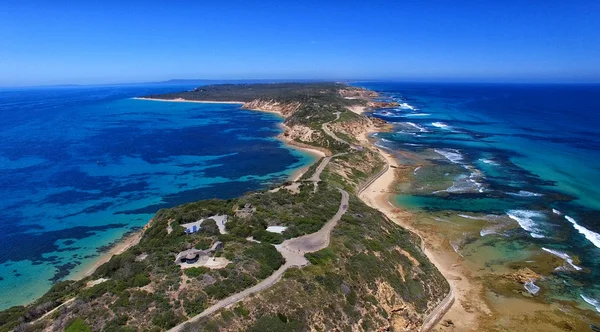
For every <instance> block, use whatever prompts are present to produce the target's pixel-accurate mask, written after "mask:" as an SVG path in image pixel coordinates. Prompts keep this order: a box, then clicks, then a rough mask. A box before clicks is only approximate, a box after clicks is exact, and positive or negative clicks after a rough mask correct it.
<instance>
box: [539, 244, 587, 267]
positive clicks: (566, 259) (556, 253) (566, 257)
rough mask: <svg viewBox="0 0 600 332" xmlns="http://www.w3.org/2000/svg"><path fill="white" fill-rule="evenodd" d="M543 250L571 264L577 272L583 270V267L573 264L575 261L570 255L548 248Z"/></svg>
mask: <svg viewBox="0 0 600 332" xmlns="http://www.w3.org/2000/svg"><path fill="white" fill-rule="evenodd" d="M542 250H544V251H545V252H549V253H551V254H552V255H554V256H556V257H560V258H562V259H563V260H564V261H565V262H567V263H569V265H571V266H572V267H573V268H574V269H575V270H577V271H581V270H582V268H581V267H579V266H577V265H575V264H574V263H573V259H572V258H571V256H569V255H568V254H566V253H564V252H561V251H558V250H552V249H548V248H544V247H542Z"/></svg>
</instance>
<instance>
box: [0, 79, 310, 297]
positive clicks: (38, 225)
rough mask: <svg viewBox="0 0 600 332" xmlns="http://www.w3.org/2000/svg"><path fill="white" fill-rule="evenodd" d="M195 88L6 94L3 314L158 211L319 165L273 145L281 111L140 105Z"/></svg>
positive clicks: (0, 129) (1, 124)
mask: <svg viewBox="0 0 600 332" xmlns="http://www.w3.org/2000/svg"><path fill="white" fill-rule="evenodd" d="M189 88H192V87H191V86H185V85H180V86H172V85H171V86H168V85H165V86H159V85H137V86H110V87H106V86H105V87H75V88H44V89H12V90H11V89H4V90H0V115H1V116H2V121H0V208H1V210H2V215H1V216H0V309H3V308H7V307H9V306H12V305H16V304H24V303H27V302H28V301H31V300H33V299H35V298H36V297H38V296H40V295H41V294H43V292H45V291H46V290H48V288H49V287H50V286H51V284H52V282H55V281H57V280H61V279H63V278H65V277H68V276H69V275H74V274H76V273H80V272H81V271H83V270H85V269H86V267H89V265H90V264H91V263H92V262H93V260H94V258H96V257H98V248H99V247H101V246H106V245H108V244H110V243H111V242H113V241H115V240H116V239H118V238H120V237H121V236H123V234H125V233H126V232H127V231H130V230H133V229H136V228H138V227H141V226H143V225H144V224H145V223H146V222H148V220H149V219H150V218H151V217H152V215H153V214H154V213H155V212H156V211H157V210H158V209H160V208H163V207H172V206H175V205H178V204H182V203H186V202H192V201H196V200H200V199H207V198H229V197H235V196H239V195H241V194H243V193H245V192H247V191H251V190H256V189H260V188H264V187H266V186H268V185H270V184H272V183H273V182H278V181H283V180H284V179H286V178H287V177H289V176H290V174H291V173H292V172H293V171H294V170H296V169H298V168H299V167H303V166H306V165H307V164H309V163H310V162H312V161H313V157H311V156H309V155H306V154H305V153H302V152H298V151H296V150H291V149H289V148H287V147H286V146H284V145H283V144H282V143H281V142H280V141H278V140H276V139H275V138H274V136H276V135H277V134H278V133H279V132H280V129H279V127H278V124H279V123H280V122H281V119H280V118H278V117H277V116H275V115H272V114H267V113H259V112H253V111H246V110H242V109H240V107H239V105H231V104H199V103H177V102H159V101H146V100H134V99H131V97H135V96H141V95H146V94H150V93H161V92H170V91H181V90H185V89H189Z"/></svg>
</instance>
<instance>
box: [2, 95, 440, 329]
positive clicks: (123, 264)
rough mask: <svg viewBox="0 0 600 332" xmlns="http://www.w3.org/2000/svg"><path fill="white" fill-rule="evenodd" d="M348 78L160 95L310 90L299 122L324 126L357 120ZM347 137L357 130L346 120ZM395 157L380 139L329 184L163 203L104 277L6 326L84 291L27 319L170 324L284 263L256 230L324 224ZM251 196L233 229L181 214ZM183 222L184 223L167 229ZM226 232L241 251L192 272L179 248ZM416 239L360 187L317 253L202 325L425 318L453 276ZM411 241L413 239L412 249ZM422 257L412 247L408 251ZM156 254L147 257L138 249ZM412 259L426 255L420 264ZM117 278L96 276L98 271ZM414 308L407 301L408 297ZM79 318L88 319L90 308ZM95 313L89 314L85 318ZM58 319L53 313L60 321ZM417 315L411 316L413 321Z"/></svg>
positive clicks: (332, 169)
mask: <svg viewBox="0 0 600 332" xmlns="http://www.w3.org/2000/svg"><path fill="white" fill-rule="evenodd" d="M341 86H342V85H339V84H260V85H239V86H234V85H224V86H211V87H202V88H200V89H198V90H197V91H194V92H185V93H182V94H169V95H161V96H152V97H155V98H165V99H173V98H186V99H196V100H236V101H250V100H254V99H275V100H277V101H279V102H282V103H286V102H298V101H300V102H302V106H301V107H300V108H299V109H298V111H297V112H295V113H294V114H293V115H291V116H289V117H288V118H287V119H286V121H285V122H286V124H287V125H290V126H291V125H302V126H307V127H310V128H312V129H314V130H317V131H320V130H321V125H322V124H323V123H324V122H329V121H332V120H335V115H334V112H342V114H341V117H340V120H339V121H340V122H348V123H350V122H356V121H360V120H361V118H360V117H359V116H357V115H355V114H353V113H351V112H349V111H347V110H346V109H345V106H346V105H348V104H349V103H359V102H360V101H356V100H352V101H349V100H346V99H344V98H342V97H341V96H340V95H339V94H338V93H337V89H339V88H340V87H341ZM336 133H337V134H339V136H340V137H342V138H343V139H347V140H349V141H350V140H351V139H352V137H351V136H350V135H348V134H345V133H343V132H340V131H336ZM309 144H312V145H316V146H323V147H327V148H329V149H330V150H333V152H334V153H337V152H350V151H351V150H350V149H349V147H348V146H345V145H344V144H340V143H339V142H337V141H333V140H331V139H330V138H329V137H328V136H326V135H324V139H323V140H321V141H315V142H310V143H309ZM381 167H383V162H382V161H381V160H380V159H378V155H377V154H376V153H374V152H372V151H369V150H368V149H365V150H363V151H360V152H352V153H350V154H348V155H345V156H343V157H339V158H334V159H333V160H332V162H331V163H330V166H329V167H328V168H327V169H326V171H325V172H324V173H323V174H322V179H323V180H324V182H323V183H321V184H320V185H319V190H318V191H317V193H313V192H312V189H313V186H312V184H304V185H302V186H301V192H300V194H298V195H292V194H290V193H289V192H288V191H287V190H280V191H278V192H277V193H270V192H266V191H265V192H259V193H250V194H248V195H246V196H243V197H241V198H238V199H231V200H226V201H222V200H208V201H201V202H196V203H190V204H185V205H182V206H179V207H175V208H171V209H163V210H161V211H159V212H158V213H157V214H156V216H155V218H154V222H153V223H152V224H151V226H150V227H149V229H148V230H147V231H146V233H145V234H144V237H143V239H142V241H141V242H140V244H139V245H137V246H135V247H133V248H132V249H130V250H128V251H127V252H125V253H124V254H122V255H118V256H115V257H113V259H111V261H110V262H108V263H106V264H104V265H103V266H102V267H100V268H99V269H98V270H97V271H96V272H95V273H94V275H93V276H92V277H89V278H86V279H84V280H81V281H78V282H70V281H67V282H62V283H59V284H57V285H56V286H55V287H54V288H53V289H52V290H51V291H49V292H48V293H47V294H46V295H44V296H43V297H42V298H41V299H39V300H38V301H36V302H35V303H34V304H32V305H30V306H27V307H15V308H11V309H8V310H5V311H3V312H0V331H5V330H9V329H10V328H14V327H15V326H18V325H19V324H21V323H22V322H30V321H33V320H35V319H36V318H38V317H40V316H41V315H42V314H43V313H45V312H47V311H48V310H49V309H51V308H54V307H56V306H57V305H58V304H60V303H63V302H64V301H65V300H67V299H69V298H72V297H76V300H75V301H74V302H73V303H72V304H70V305H69V308H68V310H67V309H66V308H64V309H61V310H58V311H56V312H55V313H53V314H52V315H51V318H52V320H53V321H52V322H50V321H48V320H46V321H44V322H40V323H38V324H37V325H31V324H21V327H22V328H23V330H37V329H40V328H42V327H49V326H51V327H52V328H53V329H56V330H62V329H64V328H66V327H68V326H69V325H70V324H77V325H81V324H86V325H88V326H90V327H92V328H93V330H95V331H96V330H98V331H100V330H105V331H126V330H134V329H133V327H135V330H148V331H161V330H164V329H167V328H169V327H171V326H174V325H175V324H176V323H178V322H181V321H183V320H185V317H190V316H193V315H194V314H196V313H198V312H201V311H202V310H203V309H204V308H206V307H207V306H209V305H210V304H212V303H215V302H216V301H218V300H219V299H221V298H224V297H226V296H228V295H230V294H232V293H235V292H238V291H241V290H242V289H244V288H247V287H250V286H251V285H254V284H256V283H257V282H258V281H259V280H261V279H263V278H265V277H266V276H268V275H269V274H270V273H271V272H272V271H273V270H274V269H276V268H277V267H279V266H280V264H281V263H282V260H281V259H282V257H281V255H280V254H279V253H278V252H276V251H275V250H274V248H273V247H272V246H271V245H269V244H263V245H259V244H256V243H253V242H249V241H246V240H245V237H247V236H250V235H254V236H255V237H257V238H260V239H261V240H262V241H263V242H271V243H278V242H280V241H282V240H283V238H284V237H285V238H290V237H295V236H298V235H301V234H306V233H310V232H314V231H316V230H318V229H319V228H320V227H321V226H322V225H323V223H325V222H326V221H327V220H328V218H330V217H331V216H332V215H333V214H334V213H335V211H336V209H337V207H338V204H339V193H337V190H335V187H344V188H345V189H346V190H348V191H349V192H352V191H353V190H354V189H356V187H357V186H358V185H360V184H361V183H363V182H364V181H366V180H367V179H368V178H369V177H370V176H372V175H374V174H376V173H377V172H378V171H379V170H380V169H381ZM245 203H251V204H253V205H254V206H255V207H256V208H257V211H256V213H255V214H254V216H253V217H251V218H248V219H239V218H235V217H234V218H230V222H229V223H228V224H227V228H228V231H229V233H230V234H228V235H218V232H217V231H216V225H213V224H207V226H210V227H205V228H206V230H205V231H203V232H201V233H198V234H194V235H186V234H184V233H183V229H182V228H181V227H178V226H177V225H178V224H181V223H185V222H189V221H192V220H197V219H199V218H201V217H206V216H210V215H213V214H216V213H227V214H229V215H232V210H233V209H234V208H235V206H238V205H243V204H245ZM169 222H171V223H172V225H174V227H173V229H174V230H173V232H172V233H171V234H167V231H166V229H167V224H168V223H169ZM276 224H277V225H286V226H288V227H289V228H288V231H286V232H285V233H284V234H283V236H271V235H269V234H265V232H264V228H265V227H267V226H269V225H276ZM216 240H221V241H223V242H224V243H225V248H224V249H223V250H222V251H220V252H218V253H217V255H222V256H224V257H226V258H227V259H229V260H231V261H232V264H230V265H229V266H228V267H227V268H225V269H223V270H219V271H207V270H205V269H196V270H192V271H188V272H187V273H186V274H184V273H182V272H181V270H180V269H179V267H177V266H175V265H174V264H173V260H174V255H175V254H176V253H177V252H179V251H181V250H184V249H187V248H189V247H193V246H195V247H197V248H202V249H203V248H206V247H207V246H209V245H210V244H211V243H213V242H214V241H216ZM418 247H419V244H418V243H416V239H415V238H414V237H413V236H412V235H411V234H410V233H408V232H406V231H404V230H403V229H402V228H399V227H398V226H396V225H394V224H393V223H392V222H390V221H389V220H387V219H386V218H385V216H383V215H382V214H381V213H379V212H378V211H376V210H373V209H371V208H369V207H367V206H366V205H364V204H363V203H362V202H360V201H359V200H358V199H357V198H356V197H354V196H351V202H350V209H349V212H348V213H347V214H346V215H345V216H344V218H343V219H342V221H341V222H340V224H339V225H338V226H337V227H336V228H335V230H334V232H333V234H332V244H331V246H330V247H329V248H327V249H324V250H322V251H320V252H318V253H315V254H311V255H309V257H308V258H309V259H310V261H311V262H312V263H313V264H312V265H310V266H309V267H307V268H305V269H301V270H298V269H294V270H292V271H290V272H288V273H287V274H286V276H285V278H284V279H283V280H282V281H281V282H280V283H278V284H277V285H276V286H275V287H273V288H272V289H269V290H267V291H264V292H262V293H261V294H260V295H258V296H257V297H254V298H250V299H247V300H245V301H244V302H243V303H242V304H240V306H238V307H236V309H235V310H232V311H229V310H222V311H221V312H220V313H218V314H216V315H214V316H213V317H211V318H209V319H208V320H206V321H204V322H202V324H201V325H199V326H197V327H196V328H198V329H207V330H211V329H212V330H215V329H217V328H222V329H223V328H224V329H232V330H239V329H242V330H243V329H250V330H277V329H280V330H286V331H288V330H298V329H302V328H306V327H309V328H314V329H317V330H331V329H333V328H339V329H340V330H344V329H346V328H348V327H349V326H354V327H355V329H359V330H373V329H375V328H377V327H383V326H389V325H390V324H392V325H393V324H394V322H395V321H398V320H399V319H400V320H405V321H406V322H408V323H407V324H417V325H418V323H419V319H420V316H421V315H422V314H423V313H425V312H426V311H427V309H428V308H429V307H431V306H433V305H434V304H435V301H436V300H439V299H441V298H442V297H443V296H444V295H445V293H446V292H447V291H448V285H447V283H446V281H445V280H444V279H443V277H442V276H441V275H440V273H439V272H438V271H437V270H436V269H435V268H434V267H433V266H432V265H431V263H429V261H428V260H427V259H426V258H425V256H424V255H423V254H422V253H421V251H420V250H419V249H418ZM400 249H401V250H400ZM406 253H408V255H409V256H410V257H411V258H408V256H407V254H406ZM143 255H147V258H146V259H144V260H139V259H136V258H140V257H143ZM411 259H414V260H416V261H418V263H417V264H414V263H413V262H411ZM98 278H108V279H110V280H109V281H107V282H104V283H101V284H99V285H96V286H94V287H91V288H85V284H86V283H87V282H88V281H89V280H94V279H98ZM403 307H404V308H406V309H405V310H399V308H403ZM78 318H79V319H78ZM82 319H83V321H82ZM49 324H52V325H49ZM405 325H406V324H405Z"/></svg>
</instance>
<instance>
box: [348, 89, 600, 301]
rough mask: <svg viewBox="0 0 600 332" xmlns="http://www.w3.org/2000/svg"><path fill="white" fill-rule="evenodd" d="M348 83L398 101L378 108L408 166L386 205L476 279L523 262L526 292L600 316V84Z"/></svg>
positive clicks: (393, 147) (382, 139)
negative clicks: (427, 232)
mask: <svg viewBox="0 0 600 332" xmlns="http://www.w3.org/2000/svg"><path fill="white" fill-rule="evenodd" d="M357 85H359V86H362V87H366V88H369V89H372V90H375V91H378V92H380V93H381V95H382V99H385V100H395V101H397V102H399V103H400V106H399V107H395V108H389V109H381V110H378V111H377V112H376V113H375V116H377V117H379V118H382V119H385V120H387V121H390V122H393V123H394V124H395V129H394V130H393V131H392V132H390V133H378V134H376V135H375V136H374V137H375V138H376V139H377V144H378V145H379V146H380V147H382V148H384V149H387V150H388V151H390V152H392V153H394V154H395V155H396V157H397V158H398V160H399V161H400V162H401V163H402V164H405V165H413V166H414V169H411V172H410V174H409V180H410V181H409V183H403V184H400V185H399V186H398V188H397V192H398V195H397V196H396V197H395V201H394V202H393V203H394V204H397V205H399V206H402V207H405V208H409V209H411V210H413V211H414V212H415V213H416V215H417V216H418V223H420V224H422V225H425V227H435V228H436V229H439V230H441V231H443V232H445V233H442V234H447V237H448V241H449V242H450V244H451V245H452V247H453V248H454V250H455V251H456V252H457V253H458V254H459V255H461V256H462V257H464V259H465V260H466V264H467V265H469V266H470V267H471V268H472V270H473V271H475V272H474V273H475V274H476V275H478V276H480V277H482V280H488V279H493V278H494V277H496V278H497V276H500V275H502V274H503V273H508V272H510V271H514V269H515V268H520V267H530V268H532V269H533V270H535V271H539V272H541V273H542V275H543V278H542V279H541V280H539V281H535V282H533V281H532V282H530V283H526V284H525V285H524V289H522V292H523V294H525V295H527V296H530V297H535V298H536V299H539V300H542V301H545V302H547V303H571V304H573V305H575V306H577V307H578V308H580V309H582V310H591V311H593V310H598V311H600V282H599V280H600V85H576V84H572V85H550V84H543V85H531V84H529V85H527V84H512V85H511V84H441V83H438V84H428V83H368V82H362V83H357ZM401 152H402V153H401ZM519 296H521V295H519ZM490 301H494V300H490Z"/></svg>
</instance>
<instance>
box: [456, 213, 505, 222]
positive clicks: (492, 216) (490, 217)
mask: <svg viewBox="0 0 600 332" xmlns="http://www.w3.org/2000/svg"><path fill="white" fill-rule="evenodd" d="M458 216H459V217H461V218H466V219H473V220H486V221H496V220H497V219H500V218H501V216H498V215H495V214H488V215H485V216H470V215H468V214H459V215H458Z"/></svg>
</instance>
